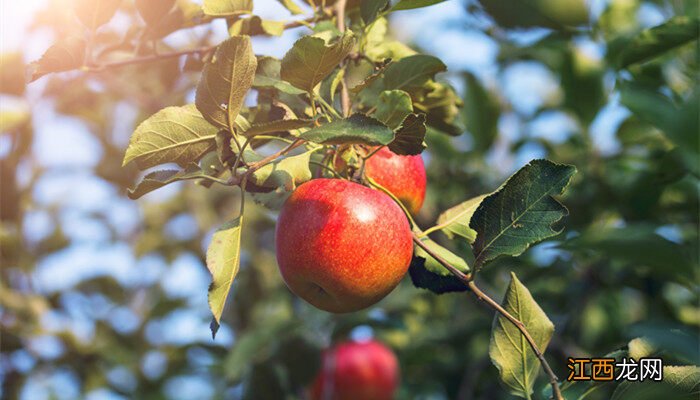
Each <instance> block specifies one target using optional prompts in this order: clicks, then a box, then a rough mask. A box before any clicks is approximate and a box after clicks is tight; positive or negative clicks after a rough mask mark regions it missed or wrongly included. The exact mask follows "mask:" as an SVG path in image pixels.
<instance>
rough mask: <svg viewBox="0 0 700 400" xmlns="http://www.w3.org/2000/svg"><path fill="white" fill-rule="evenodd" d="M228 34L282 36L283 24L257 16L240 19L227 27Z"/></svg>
mask: <svg viewBox="0 0 700 400" xmlns="http://www.w3.org/2000/svg"><path fill="white" fill-rule="evenodd" d="M228 33H229V35H231V36H236V35H249V36H257V35H265V36H282V33H284V22H281V21H269V20H264V19H262V18H260V17H258V16H257V15H253V16H251V17H250V18H241V19H237V20H236V21H234V22H233V23H232V24H231V26H229V28H228Z"/></svg>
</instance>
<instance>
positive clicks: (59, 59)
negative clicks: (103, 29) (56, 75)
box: [29, 36, 85, 82]
mask: <svg viewBox="0 0 700 400" xmlns="http://www.w3.org/2000/svg"><path fill="white" fill-rule="evenodd" d="M84 58H85V40H83V39H82V38H79V37H75V36H68V37H66V38H65V39H60V40H59V41H58V42H56V43H55V44H53V45H52V46H51V47H49V49H48V50H46V52H45V53H44V54H43V55H42V56H41V58H40V59H39V60H38V61H34V62H32V63H31V64H29V72H30V75H31V78H30V82H33V81H35V80H37V79H39V78H41V77H42V76H44V75H46V74H50V73H52V72H61V71H68V70H71V69H76V68H78V67H80V66H81V65H83V60H84Z"/></svg>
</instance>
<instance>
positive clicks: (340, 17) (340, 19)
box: [335, 0, 351, 117]
mask: <svg viewBox="0 0 700 400" xmlns="http://www.w3.org/2000/svg"><path fill="white" fill-rule="evenodd" d="M346 5H347V0H337V2H336V3H335V16H336V23H337V24H338V30H339V31H340V32H345V6H346ZM341 81H342V84H341V86H342V87H341V88H340V105H341V107H342V109H343V116H344V117H348V116H349V115H350V108H351V104H350V92H349V91H348V85H347V81H346V80H345V76H343V78H342V79H341Z"/></svg>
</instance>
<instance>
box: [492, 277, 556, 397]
mask: <svg viewBox="0 0 700 400" xmlns="http://www.w3.org/2000/svg"><path fill="white" fill-rule="evenodd" d="M502 305H503V308H504V309H505V310H506V311H508V313H510V314H511V315H512V316H513V317H515V318H517V319H518V320H520V322H522V323H523V324H524V325H525V328H527V330H528V332H529V333H530V336H532V338H533V340H534V341H535V344H537V347H538V348H539V350H540V351H542V352H544V351H545V349H546V348H547V345H548V344H549V341H550V339H551V338H552V334H553V333H554V324H553V323H552V321H550V320H549V318H547V314H545V313H544V311H542V309H541V308H540V306H539V305H538V304H537V302H536V301H535V299H533V298H532V295H531V294H530V291H529V290H528V289H527V288H526V287H525V285H523V284H522V283H520V281H519V280H518V278H517V277H516V276H515V274H514V273H512V272H511V280H510V285H509V286H508V290H507V291H506V296H505V299H504V300H503V304H502ZM489 356H490V357H491V361H492V362H493V363H494V365H496V368H498V372H499V376H500V378H501V381H502V382H503V383H504V384H505V385H506V386H507V387H508V389H509V391H510V393H512V394H513V395H515V396H520V397H524V398H530V395H531V394H532V388H533V386H534V384H535V379H536V378H537V373H538V372H539V370H540V361H539V360H538V359H537V356H536V355H535V352H534V351H533V350H532V348H531V347H530V344H529V343H528V342H527V340H526V339H525V337H524V336H523V335H522V334H521V333H520V331H519V330H518V328H517V327H516V326H515V325H513V324H512V323H511V322H510V321H508V320H507V319H506V318H505V317H503V316H502V315H501V314H497V315H496V317H495V318H494V321H493V329H492V331H491V343H490V344H489Z"/></svg>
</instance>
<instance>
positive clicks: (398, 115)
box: [372, 90, 413, 129]
mask: <svg viewBox="0 0 700 400" xmlns="http://www.w3.org/2000/svg"><path fill="white" fill-rule="evenodd" d="M376 107H377V110H376V111H375V112H374V114H372V116H373V117H374V118H376V119H378V120H380V121H382V122H383V123H384V125H386V126H388V127H389V128H391V129H396V128H398V127H399V126H400V125H401V123H402V122H403V120H404V119H405V118H406V116H407V115H408V114H410V113H412V112H413V103H412V102H411V96H410V95H409V94H408V93H406V92H404V91H403V90H385V91H383V92H382V93H381V94H380V95H379V101H378V102H377V104H376Z"/></svg>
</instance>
